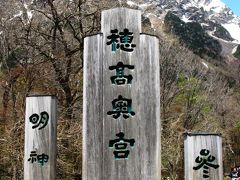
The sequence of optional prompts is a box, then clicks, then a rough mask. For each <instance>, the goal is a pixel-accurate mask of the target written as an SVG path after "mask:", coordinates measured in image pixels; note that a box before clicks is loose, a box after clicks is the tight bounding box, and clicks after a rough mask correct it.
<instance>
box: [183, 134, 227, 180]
mask: <svg viewBox="0 0 240 180" xmlns="http://www.w3.org/2000/svg"><path fill="white" fill-rule="evenodd" d="M184 166H185V180H193V179H194V180H204V179H205V180H222V179H223V165H222V137H221V135H219V134H212V133H211V134H209V133H197V134H194V133H192V134H191V133H190V134H185V140H184Z"/></svg>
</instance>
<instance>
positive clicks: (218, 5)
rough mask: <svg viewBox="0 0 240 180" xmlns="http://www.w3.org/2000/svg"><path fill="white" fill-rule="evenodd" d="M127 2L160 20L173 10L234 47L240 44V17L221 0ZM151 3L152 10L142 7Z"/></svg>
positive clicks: (148, 0) (135, 0)
mask: <svg viewBox="0 0 240 180" xmlns="http://www.w3.org/2000/svg"><path fill="white" fill-rule="evenodd" d="M127 3H128V5H129V6H135V7H136V6H138V7H139V9H141V10H143V14H149V13H153V14H155V15H156V16H157V17H158V18H159V20H160V22H162V21H163V19H164V16H165V15H166V14H167V12H168V11H172V12H173V13H174V14H175V15H177V16H178V17H179V18H181V19H182V20H183V21H184V22H186V23H188V22H198V23H200V24H201V25H202V27H203V28H204V29H205V30H206V32H208V33H209V35H211V36H212V37H214V38H216V39H217V40H219V41H222V42H224V44H226V43H230V44H231V46H233V47H235V46H234V45H236V44H240V17H238V16H236V15H235V14H234V13H233V11H232V10H231V9H230V8H228V7H227V6H226V5H225V4H224V3H223V2H222V1H221V0H151V1H150V0H127ZM150 4H153V6H152V7H151V10H150V11H151V12H149V10H147V11H146V12H145V9H143V8H142V7H145V6H149V5H150ZM227 49H229V48H227ZM231 51H232V49H231ZM228 53H231V52H228Z"/></svg>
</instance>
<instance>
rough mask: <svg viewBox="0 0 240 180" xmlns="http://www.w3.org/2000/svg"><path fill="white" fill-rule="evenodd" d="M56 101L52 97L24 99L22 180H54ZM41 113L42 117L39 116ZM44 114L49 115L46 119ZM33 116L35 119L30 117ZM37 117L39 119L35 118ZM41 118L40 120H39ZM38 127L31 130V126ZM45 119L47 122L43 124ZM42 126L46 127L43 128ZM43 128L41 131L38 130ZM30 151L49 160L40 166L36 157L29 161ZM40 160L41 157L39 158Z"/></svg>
mask: <svg viewBox="0 0 240 180" xmlns="http://www.w3.org/2000/svg"><path fill="white" fill-rule="evenodd" d="M56 110H57V100H56V98H55V97H54V96H31V97H27V99H26V115H25V116H26V117H25V154H24V155H25V156H24V180H38V179H39V180H54V179H56V141H57V138H56V137H57V136H56V135H57V112H56ZM43 112H44V113H45V114H44V113H43ZM41 113H42V116H41ZM46 113H47V114H48V115H49V118H47V115H46ZM33 114H35V118H33V119H32V118H31V117H33V116H32V115H33ZM37 115H38V116H39V119H37V118H36V116H37ZM41 118H42V119H41ZM30 119H31V120H32V122H37V121H35V120H38V123H39V122H40V124H39V126H38V127H36V128H33V126H35V125H38V123H35V124H34V123H32V122H31V121H30ZM46 119H48V122H47V123H46V124H45V122H46ZM44 125H46V126H45V127H44ZM41 127H43V128H42V129H40V128H41ZM32 151H36V154H37V155H40V156H41V155H42V154H43V153H44V154H46V155H48V157H49V159H48V161H47V162H45V163H44V164H41V163H40V162H39V161H38V159H37V157H36V156H34V157H33V158H36V159H35V160H36V161H35V160H34V159H33V160H32V159H31V160H30V159H29V158H30V154H31V152H32ZM40 158H41V157H40Z"/></svg>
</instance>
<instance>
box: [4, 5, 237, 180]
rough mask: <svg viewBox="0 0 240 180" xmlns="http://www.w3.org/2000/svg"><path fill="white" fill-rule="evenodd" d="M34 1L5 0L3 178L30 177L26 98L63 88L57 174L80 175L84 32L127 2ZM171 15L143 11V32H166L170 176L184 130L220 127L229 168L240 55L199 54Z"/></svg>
mask: <svg viewBox="0 0 240 180" xmlns="http://www.w3.org/2000/svg"><path fill="white" fill-rule="evenodd" d="M27 2H28V1H27V0H26V1H24V0H8V1H2V0H1V4H0V17H1V18H0V63H1V69H0V86H1V88H0V98H1V103H0V180H8V179H12V180H22V179H23V156H24V121H25V116H24V115H25V99H26V96H28V95H32V94H48V95H56V96H57V98H58V127H57V129H58V131H57V133H58V136H57V148H58V152H57V179H59V180H60V179H61V180H62V179H65V180H72V179H75V180H79V179H81V174H82V170H81V167H82V165H81V163H82V154H81V151H82V102H83V49H84V47H83V44H84V37H86V36H88V35H91V34H95V33H98V32H100V22H101V21H100V19H101V11H103V10H105V9H110V8H115V7H128V5H127V4H126V2H125V1H116V0H102V1H94V0H65V1H62V0H35V1H32V2H33V3H32V4H31V5H27ZM150 8H151V7H150ZM168 17H171V16H170V15H169V16H168ZM168 22H169V21H167V19H165V23H162V21H156V22H154V24H153V23H152V22H150V20H149V19H148V18H147V17H145V16H143V17H142V24H143V32H146V33H150V34H154V35H157V36H158V37H159V38H160V66H161V68H160V69H161V70H160V75H161V77H160V79H161V123H162V174H163V177H164V176H168V177H170V179H171V180H182V179H183V133H185V132H200V131H201V132H202V131H204V132H216V133H221V134H222V137H223V152H224V170H225V172H228V171H230V167H231V166H234V165H237V163H240V146H239V145H238V144H239V143H240V140H238V137H239V135H240V131H239V129H240V112H239V108H240V91H239V86H240V68H239V59H238V60H236V58H235V59H234V61H229V58H231V57H227V58H228V60H226V57H220V56H214V57H212V56H208V54H204V53H203V54H200V55H199V53H197V52H196V51H192V50H191V46H190V45H189V44H188V45H186V44H185V45H184V44H183V43H182V41H181V39H180V40H179V38H178V37H176V36H175V35H174V34H172V33H171V27H172V26H171V23H168ZM193 33H194V32H193ZM193 41H194V40H193ZM194 42H196V41H194ZM198 45H199V46H200V45H201V44H198ZM230 62H231V63H230ZM93 103H94V102H93Z"/></svg>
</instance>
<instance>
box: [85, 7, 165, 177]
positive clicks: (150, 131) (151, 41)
mask: <svg viewBox="0 0 240 180" xmlns="http://www.w3.org/2000/svg"><path fill="white" fill-rule="evenodd" d="M125 28H127V29H129V31H130V32H133V41H132V43H133V44H136V47H135V48H134V51H133V52H126V51H122V50H120V49H118V50H117V51H116V52H113V51H112V49H111V46H109V45H106V43H107V42H108V41H109V39H107V36H109V35H111V30H114V29H117V30H118V31H119V32H122V31H123V30H124V29H125ZM102 33H103V34H102V35H96V36H92V37H87V38H86V39H85V48H84V62H85V64H84V66H85V67H84V111H83V114H84V115H83V159H84V160H83V179H84V180H113V179H114V180H115V179H116V180H140V179H141V180H145V179H147V180H160V179H161V160H160V156H161V152H160V151H161V146H160V77H159V76H160V75H159V42H158V38H156V37H154V36H150V35H145V34H141V12H140V11H137V10H132V9H126V8H117V9H111V10H106V11H103V12H102ZM118 62H122V63H123V64H125V65H133V66H134V69H127V68H125V69H124V74H125V75H132V77H133V79H132V83H131V84H127V85H115V84H112V83H111V79H110V77H111V76H114V75H116V71H115V70H113V71H111V70H109V67H110V66H114V65H117V63H118ZM119 95H121V96H122V97H123V98H127V99H131V100H132V111H134V112H135V115H134V116H131V117H129V118H127V119H125V118H123V116H122V115H121V116H120V117H118V118H117V119H114V118H113V116H111V115H108V114H107V112H109V111H112V110H113V106H112V101H113V100H114V99H117V98H118V96H119ZM119 132H123V133H124V134H125V136H124V138H125V139H135V144H134V147H133V148H130V149H129V150H130V154H129V156H128V159H120V160H115V158H114V154H113V151H114V149H112V148H109V141H110V140H114V139H118V137H117V136H116V134H118V133H119Z"/></svg>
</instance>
